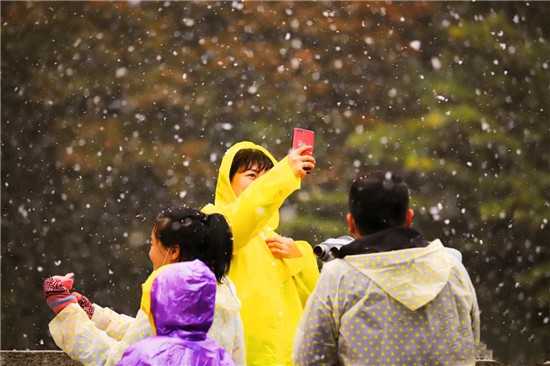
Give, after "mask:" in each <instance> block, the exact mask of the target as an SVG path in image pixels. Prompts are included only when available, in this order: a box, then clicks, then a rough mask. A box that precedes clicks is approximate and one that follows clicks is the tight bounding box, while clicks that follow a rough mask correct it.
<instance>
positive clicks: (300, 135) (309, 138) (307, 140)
mask: <svg viewBox="0 0 550 366" xmlns="http://www.w3.org/2000/svg"><path fill="white" fill-rule="evenodd" d="M314 141H315V132H313V131H311V130H306V129H303V128H295V129H294V134H293V136H292V150H296V149H297V148H299V147H302V146H311V149H307V150H306V151H305V153H304V154H308V155H311V156H313V142H314ZM302 155H303V154H302Z"/></svg>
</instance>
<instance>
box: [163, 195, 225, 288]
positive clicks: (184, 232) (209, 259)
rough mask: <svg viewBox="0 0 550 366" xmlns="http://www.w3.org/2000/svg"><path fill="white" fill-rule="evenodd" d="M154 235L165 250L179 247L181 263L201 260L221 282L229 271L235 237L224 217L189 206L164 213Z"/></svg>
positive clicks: (170, 209) (171, 209) (174, 208)
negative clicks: (175, 246) (208, 213)
mask: <svg viewBox="0 0 550 366" xmlns="http://www.w3.org/2000/svg"><path fill="white" fill-rule="evenodd" d="M153 235H154V236H155V238H156V239H157V240H158V242H159V243H160V244H161V245H162V246H164V247H165V248H170V247H173V246H174V245H176V244H177V245H179V247H180V257H179V261H180V262H183V261H191V260H194V259H200V260H201V261H202V262H204V263H205V264H206V265H207V266H208V267H210V269H211V270H212V271H213V272H214V275H215V276H216V279H217V280H218V282H220V281H221V279H222V278H223V276H224V275H225V274H227V272H228V271H229V265H230V263H231V256H232V255H233V236H232V234H231V229H230V228H229V224H228V223H227V220H226V219H225V217H224V216H223V215H220V214H217V213H214V214H210V215H207V214H205V213H203V212H201V211H199V210H197V209H194V208H190V207H187V206H183V207H173V208H169V209H167V210H164V211H162V212H161V213H160V214H159V215H158V216H157V220H156V222H155V224H154V225H153Z"/></svg>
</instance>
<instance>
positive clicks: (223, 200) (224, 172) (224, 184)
mask: <svg viewBox="0 0 550 366" xmlns="http://www.w3.org/2000/svg"><path fill="white" fill-rule="evenodd" d="M243 149H256V150H260V151H261V152H263V153H264V154H266V155H267V157H269V158H270V159H271V161H272V162H273V165H275V164H277V160H275V158H274V157H273V155H271V154H270V153H269V151H267V150H266V149H265V148H263V147H262V146H260V145H256V144H255V143H253V142H250V141H242V142H239V143H236V144H235V145H233V146H231V147H230V148H229V149H228V150H227V151H226V152H225V155H224V156H223V159H222V163H221V165H220V170H219V172H218V183H217V186H216V197H215V200H214V204H216V205H221V206H223V205H227V204H229V203H233V202H235V200H236V199H237V196H235V192H233V188H231V181H230V180H229V172H230V170H231V164H232V163H233V159H234V158H235V155H236V154H237V153H238V152H239V151H240V150H243Z"/></svg>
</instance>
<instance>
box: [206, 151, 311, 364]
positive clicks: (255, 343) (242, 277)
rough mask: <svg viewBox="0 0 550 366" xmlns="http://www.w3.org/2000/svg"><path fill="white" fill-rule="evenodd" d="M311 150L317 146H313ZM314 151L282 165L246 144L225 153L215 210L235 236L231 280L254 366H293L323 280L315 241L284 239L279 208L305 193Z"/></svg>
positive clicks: (291, 156)
mask: <svg viewBox="0 0 550 366" xmlns="http://www.w3.org/2000/svg"><path fill="white" fill-rule="evenodd" d="M309 148H311V146H309ZM307 149H308V146H304V147H301V148H299V149H296V150H294V151H292V152H291V153H290V154H289V155H287V156H286V157H285V158H284V159H282V160H281V161H279V162H277V161H276V160H275V158H274V157H273V156H272V155H271V154H270V153H269V152H268V151H267V150H266V149H264V148H263V147H261V146H259V145H256V144H254V143H252V142H248V141H244V142H240V143H237V144H235V145H233V146H232V147H231V148H229V149H228V150H227V152H226V153H225V155H224V157H223V159H222V162H221V166H220V170H219V174H218V181H217V187H216V195H215V202H214V204H213V205H212V204H209V205H207V206H205V207H204V208H203V211H204V212H205V213H213V212H217V213H221V214H223V215H224V216H225V217H226V218H227V220H228V221H229V223H230V225H231V229H232V231H233V240H234V242H233V259H232V262H231V267H230V270H229V274H228V276H229V277H230V278H231V280H232V281H233V282H234V283H235V287H236V288H237V293H238V296H239V298H240V300H241V302H242V308H241V317H242V320H243V325H244V334H245V348H246V359H247V365H249V366H251V365H264V366H271V365H291V364H292V358H291V353H292V342H293V338H294V333H295V331H296V327H297V325H298V321H299V319H300V316H301V314H302V312H303V308H304V306H305V303H306V301H307V298H308V296H309V294H310V293H311V291H312V290H313V288H314V287H315V283H316V281H317V278H318V277H319V269H318V266H317V260H316V258H315V256H314V255H313V250H312V248H311V246H310V244H309V243H307V242H305V241H294V240H293V239H291V238H285V237H281V236H279V235H278V234H277V233H276V232H275V230H276V229H277V226H278V224H279V211H278V210H279V208H280V207H281V205H282V204H283V202H284V201H285V199H286V198H287V197H288V196H290V194H291V193H292V192H294V191H295V190H297V189H299V188H300V185H301V180H302V178H305V177H306V171H305V169H308V170H313V168H314V167H315V159H314V158H313V157H312V156H310V155H307V154H306V155H301V154H302V153H304V152H305V151H306V150H307Z"/></svg>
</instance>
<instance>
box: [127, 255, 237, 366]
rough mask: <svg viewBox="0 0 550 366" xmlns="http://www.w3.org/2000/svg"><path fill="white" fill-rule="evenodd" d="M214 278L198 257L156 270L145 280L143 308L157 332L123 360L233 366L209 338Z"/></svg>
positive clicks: (214, 286)
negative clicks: (207, 335) (207, 334)
mask: <svg viewBox="0 0 550 366" xmlns="http://www.w3.org/2000/svg"><path fill="white" fill-rule="evenodd" d="M215 301H216V278H215V276H214V273H213V272H212V271H211V270H210V269H209V268H208V267H207V266H206V265H205V264H204V263H202V262H201V261H200V260H194V261H190V262H179V263H174V264H170V265H166V266H163V267H161V268H159V269H158V270H156V271H154V272H153V273H152V274H151V275H150V276H149V278H148V279H147V281H146V282H145V283H144V284H143V296H142V299H141V309H142V310H143V311H144V312H145V313H146V314H147V315H148V316H149V320H150V321H151V326H152V328H153V330H154V332H155V334H156V336H153V337H149V338H146V339H144V340H141V341H139V342H137V343H135V344H133V345H132V346H130V347H129V348H128V349H127V350H126V352H124V355H123V356H122V359H121V360H120V363H119V365H228V366H229V365H234V362H233V360H232V359H231V356H230V355H229V354H228V353H227V352H226V351H225V350H224V349H223V348H222V347H221V346H220V345H219V344H217V343H216V342H215V341H213V340H212V339H209V338H207V337H206V333H207V332H208V329H209V328H210V326H211V325H212V321H213V318H214V304H215Z"/></svg>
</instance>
